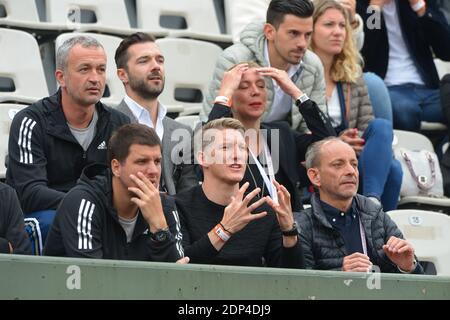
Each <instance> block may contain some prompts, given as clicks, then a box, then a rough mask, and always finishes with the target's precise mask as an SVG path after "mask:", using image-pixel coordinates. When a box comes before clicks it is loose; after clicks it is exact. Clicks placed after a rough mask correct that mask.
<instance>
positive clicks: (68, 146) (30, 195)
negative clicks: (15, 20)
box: [6, 36, 129, 249]
mask: <svg viewBox="0 0 450 320" xmlns="http://www.w3.org/2000/svg"><path fill="white" fill-rule="evenodd" d="M105 72H106V54H105V51H104V49H103V47H102V45H101V44H100V43H99V42H98V41H97V40H95V39H93V38H91V37H86V36H76V37H73V38H71V39H68V40H66V41H65V42H64V43H63V44H62V45H61V46H60V47H59V48H58V51H57V53H56V72H55V76H56V80H57V81H58V84H59V86H60V88H59V89H58V91H57V92H56V93H55V94H54V95H52V96H50V97H46V98H43V99H42V100H39V101H37V102H35V103H33V104H32V105H31V106H29V107H27V108H25V109H23V110H22V111H20V112H19V113H18V114H17V115H16V116H15V117H14V120H13V122H12V124H11V130H10V136H9V147H8V152H9V164H8V169H7V172H6V180H7V183H8V184H9V185H11V186H12V187H14V189H15V190H16V192H17V194H18V196H19V200H20V203H21V206H22V209H23V211H24V213H25V218H29V219H30V221H31V220H32V221H34V222H36V221H37V222H39V225H40V229H41V230H40V233H41V236H42V241H45V237H46V233H47V231H48V227H49V225H50V224H51V222H52V221H53V217H54V212H55V211H54V210H55V209H56V208H57V206H58V205H59V203H60V202H61V200H62V198H63V197H64V195H65V194H66V192H68V191H69V190H70V189H71V188H72V187H73V186H74V185H75V183H76V181H77V179H78V178H79V177H80V174H81V171H82V169H83V168H84V167H85V166H86V165H88V164H91V163H93V162H101V163H106V151H107V145H106V143H107V141H108V140H109V138H110V136H111V134H112V133H113V131H114V130H115V129H117V128H118V127H120V126H121V125H123V124H125V123H129V119H128V118H127V117H126V116H125V115H123V114H121V113H120V112H118V111H115V110H112V109H110V108H108V107H106V106H105V105H103V104H102V103H101V102H100V98H101V97H102V96H103V92H104V90H105V79H106V73H105ZM42 85H45V84H44V83H43V84H42ZM33 219H35V220H33ZM26 220H27V219H26ZM39 249H40V248H39Z"/></svg>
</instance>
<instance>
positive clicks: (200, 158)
mask: <svg viewBox="0 0 450 320" xmlns="http://www.w3.org/2000/svg"><path fill="white" fill-rule="evenodd" d="M205 158H206V155H205V153H204V152H203V151H199V152H197V161H198V164H199V165H200V166H201V167H202V168H207V167H208V163H207V162H206V159H205Z"/></svg>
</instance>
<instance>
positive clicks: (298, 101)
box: [295, 93, 309, 107]
mask: <svg viewBox="0 0 450 320" xmlns="http://www.w3.org/2000/svg"><path fill="white" fill-rule="evenodd" d="M308 100H309V97H308V95H307V94H306V93H304V94H302V95H301V96H300V97H298V98H297V100H295V104H296V105H297V107H300V105H301V104H302V103H303V102H305V101H308Z"/></svg>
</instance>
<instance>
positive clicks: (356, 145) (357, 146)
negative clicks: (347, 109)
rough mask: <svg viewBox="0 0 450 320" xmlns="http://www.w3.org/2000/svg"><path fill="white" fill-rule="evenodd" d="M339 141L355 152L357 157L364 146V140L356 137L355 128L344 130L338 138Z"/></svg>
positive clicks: (356, 130)
mask: <svg viewBox="0 0 450 320" xmlns="http://www.w3.org/2000/svg"><path fill="white" fill-rule="evenodd" d="M339 139H341V140H342V141H344V142H346V143H348V144H349V145H350V146H351V147H352V148H353V150H355V153H356V155H358V156H359V155H360V154H361V152H362V151H363V149H364V144H365V143H366V141H365V140H364V139H362V138H360V137H359V136H358V129H356V128H352V129H346V130H344V131H343V132H342V133H341V135H340V136H339Z"/></svg>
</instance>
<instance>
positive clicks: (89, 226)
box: [44, 164, 183, 262]
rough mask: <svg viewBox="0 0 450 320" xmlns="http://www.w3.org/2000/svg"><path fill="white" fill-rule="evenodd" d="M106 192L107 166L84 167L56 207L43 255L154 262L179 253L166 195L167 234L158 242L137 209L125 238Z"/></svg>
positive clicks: (170, 259)
mask: <svg viewBox="0 0 450 320" xmlns="http://www.w3.org/2000/svg"><path fill="white" fill-rule="evenodd" d="M112 193H113V191H112V180H111V171H110V170H109V169H108V167H107V166H106V165H102V164H93V165H90V166H88V167H86V168H85V170H83V173H82V175H81V177H80V180H79V182H78V183H77V185H76V186H75V187H74V188H73V189H72V190H70V191H69V192H68V193H67V195H66V196H65V197H64V199H63V201H62V202H61V205H60V206H59V208H58V210H57V211H56V216H55V220H54V222H53V225H52V227H51V229H50V231H49V234H48V238H47V242H46V245H45V248H44V255H49V256H67V257H83V258H96V259H115V260H142V261H160V262H174V261H176V260H178V259H180V258H181V257H183V249H182V245H181V239H182V236H181V227H180V224H179V219H178V213H177V210H176V207H175V201H174V200H173V199H172V198H169V197H167V196H165V195H161V202H162V206H163V211H164V215H165V217H166V221H167V225H168V226H169V229H170V231H171V236H170V237H169V238H168V239H167V240H166V241H164V242H155V241H153V240H152V239H150V235H149V227H148V224H147V222H146V221H145V219H144V217H143V216H142V214H141V213H140V212H139V213H138V218H137V221H136V225H135V228H134V232H133V236H132V239H131V241H130V242H129V243H127V236H126V233H125V231H124V229H123V228H122V226H121V225H120V223H119V220H118V216H117V211H116V209H115V208H114V207H113V204H112Z"/></svg>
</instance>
